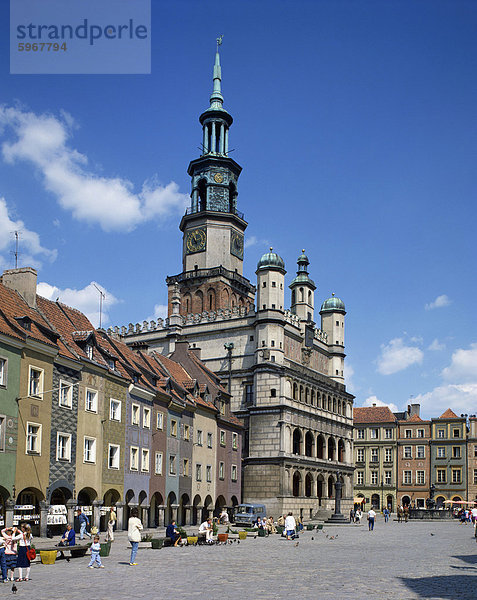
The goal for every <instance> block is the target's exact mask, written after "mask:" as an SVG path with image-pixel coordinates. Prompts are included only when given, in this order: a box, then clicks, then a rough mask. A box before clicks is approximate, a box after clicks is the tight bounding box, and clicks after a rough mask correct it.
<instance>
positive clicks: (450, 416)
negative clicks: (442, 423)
mask: <svg viewBox="0 0 477 600" xmlns="http://www.w3.org/2000/svg"><path fill="white" fill-rule="evenodd" d="M458 418H459V417H458V416H457V415H456V414H455V412H454V411H452V410H451V409H450V408H448V409H447V410H446V411H445V413H442V415H441V416H440V417H439V419H458Z"/></svg>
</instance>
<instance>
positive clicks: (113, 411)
mask: <svg viewBox="0 0 477 600" xmlns="http://www.w3.org/2000/svg"><path fill="white" fill-rule="evenodd" d="M109 420H110V421H121V402H120V401H119V400H113V398H111V399H110V400H109Z"/></svg>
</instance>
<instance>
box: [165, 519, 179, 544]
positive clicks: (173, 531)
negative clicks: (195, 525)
mask: <svg viewBox="0 0 477 600" xmlns="http://www.w3.org/2000/svg"><path fill="white" fill-rule="evenodd" d="M166 537H168V538H170V539H171V542H172V544H173V546H177V544H178V543H179V542H180V541H181V534H180V533H179V532H178V531H177V527H176V522H175V521H174V520H172V522H171V524H170V525H168V526H167V527H166Z"/></svg>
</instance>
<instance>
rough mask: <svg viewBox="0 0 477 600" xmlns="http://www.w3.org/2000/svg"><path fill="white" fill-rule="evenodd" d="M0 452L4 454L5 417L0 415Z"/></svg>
mask: <svg viewBox="0 0 477 600" xmlns="http://www.w3.org/2000/svg"><path fill="white" fill-rule="evenodd" d="M0 452H5V416H4V415H0Z"/></svg>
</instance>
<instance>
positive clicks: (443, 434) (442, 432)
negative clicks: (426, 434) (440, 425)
mask: <svg viewBox="0 0 477 600" xmlns="http://www.w3.org/2000/svg"><path fill="white" fill-rule="evenodd" d="M437 437H438V438H440V439H443V438H445V437H446V430H445V429H438V430H437Z"/></svg>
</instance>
